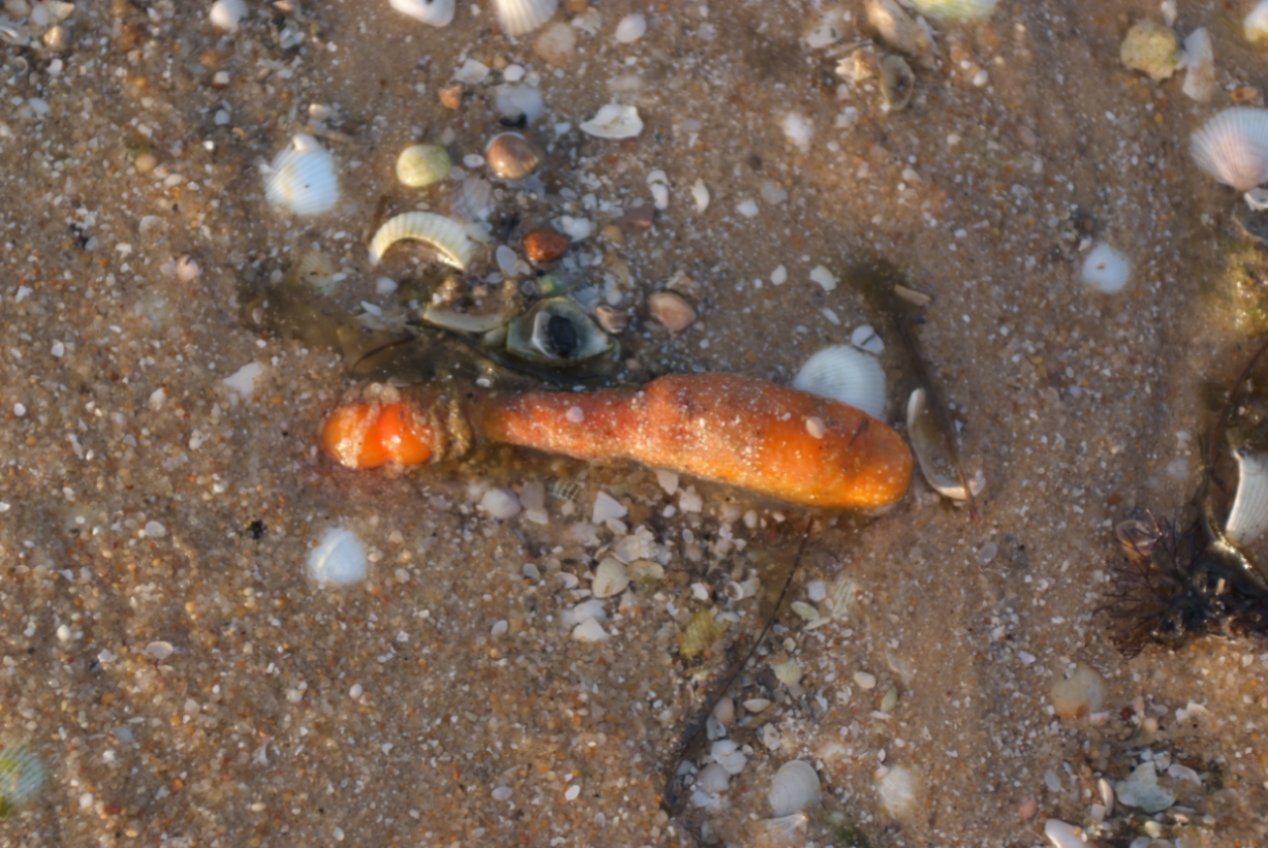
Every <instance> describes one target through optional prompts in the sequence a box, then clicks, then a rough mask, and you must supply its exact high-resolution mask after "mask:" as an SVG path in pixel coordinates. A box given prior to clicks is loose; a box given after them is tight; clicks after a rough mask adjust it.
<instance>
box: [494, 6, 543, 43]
mask: <svg viewBox="0 0 1268 848" xmlns="http://www.w3.org/2000/svg"><path fill="white" fill-rule="evenodd" d="M493 8H494V10H495V11H496V12H497V16H498V26H500V27H501V28H502V32H504V33H506V34H507V35H509V36H511V37H512V38H514V37H515V36H519V35H524V34H526V33H530V32H532V31H533V30H535V29H537V28H538V27H539V26H541V25H542V24H544V23H546V21H548V20H550V17H551V16H552V15H553V14H555V9H557V8H559V0H494V2H493Z"/></svg>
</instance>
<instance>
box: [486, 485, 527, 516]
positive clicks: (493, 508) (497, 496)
mask: <svg viewBox="0 0 1268 848" xmlns="http://www.w3.org/2000/svg"><path fill="white" fill-rule="evenodd" d="M477 508H478V509H479V510H480V511H481V512H483V513H485V514H487V515H488V516H489V517H490V518H495V519H497V520H499V521H504V520H506V519H508V518H514V517H515V516H517V515H519V512H520V499H519V498H517V497H516V496H515V493H514V492H512V491H510V490H509V489H498V488H494V489H488V490H486V491H485V493H484V495H483V496H481V498H480V503H479V505H478V507H477Z"/></svg>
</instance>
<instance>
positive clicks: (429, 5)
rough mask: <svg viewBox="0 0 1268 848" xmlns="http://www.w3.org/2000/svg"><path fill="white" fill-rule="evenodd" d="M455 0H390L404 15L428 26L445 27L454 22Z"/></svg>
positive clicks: (394, 7)
mask: <svg viewBox="0 0 1268 848" xmlns="http://www.w3.org/2000/svg"><path fill="white" fill-rule="evenodd" d="M453 4H454V0H388V5H390V6H391V7H392V8H393V9H395V10H396V11H398V12H400V13H401V14H403V15H409V16H410V17H411V18H413V19H414V20H416V21H420V22H422V23H425V24H427V25H428V26H434V27H443V26H449V24H450V23H452V22H453V10H454V5H453Z"/></svg>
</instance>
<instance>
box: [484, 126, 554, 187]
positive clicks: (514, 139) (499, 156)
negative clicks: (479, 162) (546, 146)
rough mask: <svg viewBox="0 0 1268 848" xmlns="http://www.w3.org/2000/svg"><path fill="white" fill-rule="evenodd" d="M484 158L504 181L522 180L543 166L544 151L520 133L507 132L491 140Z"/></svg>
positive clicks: (485, 149) (485, 150)
mask: <svg viewBox="0 0 1268 848" xmlns="http://www.w3.org/2000/svg"><path fill="white" fill-rule="evenodd" d="M484 158H485V160H487V161H488V163H489V168H490V169H491V170H492V171H493V173H494V174H496V175H497V176H499V177H501V178H502V179H504V180H522V179H524V178H525V177H527V176H528V175H529V174H531V173H533V172H534V171H536V170H537V168H538V167H539V166H540V165H541V164H542V151H541V148H540V147H538V146H537V145H536V144H534V143H533V142H531V141H529V140H528V139H527V138H525V137H524V136H523V135H521V134H520V133H517V132H506V133H499V134H498V135H495V136H494V137H493V138H492V139H490V140H489V143H488V145H487V146H486V147H485V148H484Z"/></svg>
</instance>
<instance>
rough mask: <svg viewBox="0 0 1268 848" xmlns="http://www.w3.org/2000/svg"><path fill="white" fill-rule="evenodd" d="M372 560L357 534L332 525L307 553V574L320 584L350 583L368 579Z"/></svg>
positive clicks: (346, 584)
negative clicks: (367, 574) (366, 553)
mask: <svg viewBox="0 0 1268 848" xmlns="http://www.w3.org/2000/svg"><path fill="white" fill-rule="evenodd" d="M368 570H369V560H368V559H367V557H366V555H365V546H364V545H362V544H361V539H359V538H358V537H357V534H356V533H353V532H352V531H351V530H349V529H347V528H346V527H331V528H330V529H328V530H327V531H326V532H325V533H323V534H322V536H321V539H320V540H319V541H318V542H317V547H315V548H313V549H312V550H311V551H309V553H308V576H309V577H311V578H312V579H313V580H315V581H317V582H318V583H321V584H324V585H331V586H351V585H352V584H353V583H360V582H361V581H362V580H364V579H365V577H366V573H367V572H368Z"/></svg>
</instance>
